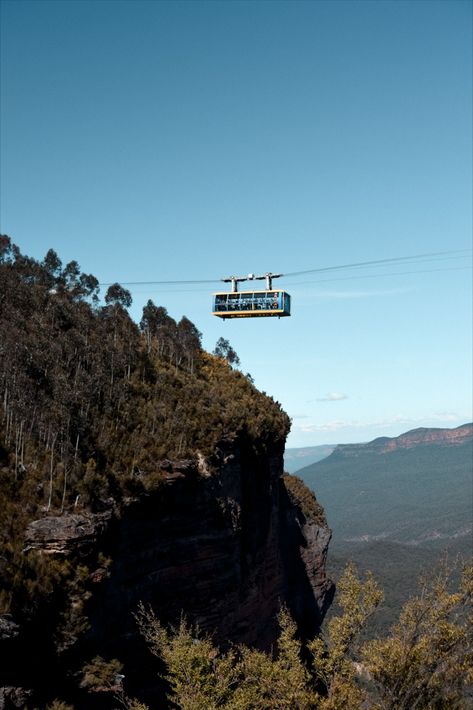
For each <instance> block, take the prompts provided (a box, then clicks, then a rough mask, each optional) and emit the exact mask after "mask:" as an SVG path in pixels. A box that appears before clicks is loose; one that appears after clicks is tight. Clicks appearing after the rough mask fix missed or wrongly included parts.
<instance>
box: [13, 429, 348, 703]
mask: <svg viewBox="0 0 473 710" xmlns="http://www.w3.org/2000/svg"><path fill="white" fill-rule="evenodd" d="M282 467H283V446H282V445H277V446H276V445H273V446H272V448H271V450H270V451H268V452H266V453H265V454H262V453H259V454H258V453H255V449H254V446H253V445H252V442H251V441H248V440H245V439H244V438H243V437H240V438H239V439H237V440H235V441H233V442H227V443H225V444H222V445H221V447H220V449H219V450H218V452H217V453H216V456H215V460H214V461H213V462H212V467H211V468H212V473H210V472H209V471H208V470H207V469H206V467H205V466H204V463H203V461H181V462H166V464H163V465H162V468H163V469H164V471H163V476H164V483H163V484H161V485H160V486H159V487H158V488H157V489H156V490H154V491H152V492H149V493H147V494H146V495H144V496H140V497H138V498H137V499H134V500H130V501H128V504H127V505H126V506H125V508H124V509H122V511H121V513H120V515H116V514H112V512H111V511H108V512H106V513H101V514H96V515H92V514H88V515H69V516H61V517H46V518H43V519H42V520H39V521H36V522H34V523H32V524H31V525H30V526H29V529H28V533H27V545H26V547H25V554H42V555H45V554H48V555H56V556H66V557H67V556H69V557H72V558H74V559H77V560H83V561H86V560H87V559H88V558H90V557H91V556H95V557H96V554H97V548H100V550H101V551H102V552H103V553H104V554H105V555H106V556H107V557H109V558H110V559H111V560H112V564H111V566H110V567H109V569H108V570H107V571H105V570H103V569H100V568H98V569H97V570H96V571H94V572H93V573H92V574H91V575H90V579H89V589H91V593H90V592H89V594H90V598H89V600H88V602H87V605H86V611H87V615H88V617H89V621H90V628H89V630H88V631H87V633H86V634H85V635H83V636H82V637H81V638H80V639H78V640H77V641H76V643H75V648H73V649H72V651H71V650H70V649H69V650H68V651H67V653H68V654H69V656H71V658H74V663H75V664H77V665H80V662H82V660H83V659H85V660H89V659H90V658H92V657H93V656H95V655H97V654H100V655H103V656H104V657H108V658H111V657H118V658H120V659H121V660H123V661H124V662H125V670H124V673H125V684H128V688H130V689H131V691H134V690H135V689H136V688H137V687H138V688H143V687H144V686H145V685H146V683H147V682H148V681H149V679H146V674H147V673H148V672H149V668H148V667H147V661H146V660H145V655H146V654H145V652H144V649H143V644H142V642H141V640H140V639H139V637H138V633H137V629H136V625H135V622H134V617H133V612H134V611H136V608H137V605H138V603H139V602H143V603H144V604H146V605H151V606H152V607H153V609H154V611H155V613H156V615H157V616H158V617H159V618H160V619H161V620H162V621H164V622H173V621H176V620H178V619H179V617H180V616H181V614H182V613H184V614H185V615H186V616H187V617H188V619H189V620H190V621H192V622H194V623H197V624H198V625H199V627H200V629H201V630H203V631H206V632H209V633H211V634H213V635H214V638H215V640H216V642H217V643H219V644H221V645H222V646H225V645H227V644H228V643H238V642H244V643H247V644H253V645H255V646H257V647H259V648H266V649H268V648H270V646H271V645H272V644H273V643H274V641H275V639H276V636H277V626H276V614H277V612H278V609H279V607H280V604H281V603H285V604H286V605H287V606H288V607H289V609H290V611H291V613H292V614H293V616H294V618H295V619H296V621H297V623H298V625H299V628H300V630H301V633H302V634H303V635H307V636H308V635H311V634H313V633H314V632H315V630H316V629H317V627H318V626H319V625H320V623H321V621H322V618H323V615H324V614H325V611H326V609H327V608H328V606H329V604H330V601H331V599H332V596H333V591H334V588H333V584H332V583H331V582H330V580H328V579H327V577H326V573H325V560H326V555H327V549H328V544H329V541H330V535H331V533H330V530H329V529H328V528H327V527H325V526H323V525H320V523H316V522H314V521H311V520H307V519H306V518H305V517H304V514H303V513H302V510H301V508H300V507H298V505H297V503H294V500H293V499H292V500H291V499H290V497H289V496H288V494H287V491H286V488H285V486H284V482H283V478H282V472H283V469H282ZM73 645H74V644H73ZM80 659H81V660H80Z"/></svg>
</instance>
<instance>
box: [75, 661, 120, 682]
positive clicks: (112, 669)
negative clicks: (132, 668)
mask: <svg viewBox="0 0 473 710" xmlns="http://www.w3.org/2000/svg"><path fill="white" fill-rule="evenodd" d="M122 668H123V666H122V664H121V663H120V661H118V660H117V659H116V658H113V659H112V660H111V661H106V660H105V659H103V658H102V657H101V656H95V658H93V659H92V660H91V661H90V662H89V663H86V664H85V666H84V668H83V670H82V682H81V687H83V688H87V689H89V690H105V689H109V688H114V687H115V686H116V685H117V674H119V673H120V671H121V670H122Z"/></svg>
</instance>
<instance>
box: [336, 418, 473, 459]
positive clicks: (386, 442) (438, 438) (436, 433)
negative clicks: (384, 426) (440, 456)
mask: <svg viewBox="0 0 473 710" xmlns="http://www.w3.org/2000/svg"><path fill="white" fill-rule="evenodd" d="M469 441H472V442H473V424H462V425H461V426H459V427H456V428H455V429H429V428H423V427H421V428H419V429H411V431H408V432H406V433H405V434H401V435H400V436H396V437H393V438H390V437H388V436H383V437H379V438H378V439H374V441H370V442H368V443H366V444H340V445H339V446H337V448H336V449H335V451H334V454H335V455H336V456H346V457H348V456H361V455H362V454H367V453H374V454H386V453H389V452H391V451H398V450H399V449H412V448H414V447H415V446H428V445H439V446H459V445H460V444H465V443H467V442H469Z"/></svg>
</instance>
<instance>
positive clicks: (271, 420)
mask: <svg viewBox="0 0 473 710" xmlns="http://www.w3.org/2000/svg"><path fill="white" fill-rule="evenodd" d="M97 292H98V281H97V279H95V277H94V276H92V275H91V274H83V273H81V271H80V267H79V265H78V264H77V262H75V261H71V262H70V263H69V264H67V265H66V266H64V267H63V266H62V263H61V260H60V259H59V257H58V255H57V254H56V253H55V252H54V251H53V250H49V251H48V253H47V254H46V256H45V258H44V260H43V261H42V262H41V263H40V262H37V261H35V260H34V259H31V258H29V257H26V256H24V255H22V254H21V253H20V251H19V249H18V248H17V247H16V246H15V245H14V244H12V243H11V240H10V239H9V238H8V237H6V236H3V237H1V239H0V508H1V510H2V516H1V518H0V582H1V584H0V588H1V592H0V609H1V610H2V611H4V612H7V611H9V610H12V609H16V610H18V609H22V608H25V609H26V615H27V616H29V615H30V613H33V612H34V609H35V608H37V607H38V606H39V605H40V603H41V600H43V601H46V599H47V596H48V595H50V594H51V593H52V591H53V589H55V586H56V585H59V586H61V585H62V584H63V582H64V580H65V579H67V580H69V581H68V582H67V584H69V582H70V583H71V584H73V583H74V580H76V577H75V576H74V575H73V574H72V573H70V574H69V571H68V570H65V569H56V565H58V566H59V567H61V565H62V564H63V563H60V562H53V561H52V560H50V561H49V562H46V561H45V560H42V561H39V559H38V560H36V561H35V560H33V558H34V557H35V555H34V554H29V555H25V554H24V553H23V548H24V531H25V528H26V526H27V524H28V522H30V521H31V520H33V519H35V518H38V517H40V516H42V515H44V514H55V515H57V514H61V513H64V512H72V511H76V512H79V511H80V510H83V509H86V510H103V508H104V507H112V506H113V507H114V509H115V510H117V511H119V510H120V507H121V506H122V504H123V503H124V501H126V500H127V499H129V497H130V496H131V497H133V496H139V495H140V493H142V492H145V491H148V490H151V489H154V488H156V487H159V485H161V483H162V480H163V473H162V470H161V468H160V462H161V461H163V460H166V459H184V458H189V459H194V460H195V459H197V458H202V457H204V458H207V459H208V469H209V470H212V465H213V464H212V457H214V456H215V452H216V449H217V447H218V444H219V443H220V442H222V441H224V440H235V439H238V437H247V438H248V437H250V438H251V439H252V443H253V446H254V447H255V450H256V452H257V453H264V451H265V450H266V448H267V446H268V445H269V444H271V443H272V442H281V443H282V442H283V441H284V439H285V437H286V434H287V432H288V430H289V419H288V417H287V415H286V414H285V413H284V412H283V411H282V409H281V407H280V405H279V404H278V403H276V402H274V401H273V400H271V399H270V398H268V397H266V396H265V395H263V394H261V393H260V392H258V391H257V390H256V389H255V387H254V386H253V385H252V384H251V383H250V382H249V381H248V379H247V378H246V377H244V375H242V374H241V373H240V372H235V371H233V370H232V369H231V368H230V367H229V366H228V364H227V362H226V361H224V360H222V359H221V358H219V357H214V356H211V355H208V354H207V353H205V352H203V351H202V348H201V334H200V333H199V331H198V330H197V328H196V327H195V326H194V325H193V324H192V323H191V322H190V321H189V320H188V319H187V318H186V317H183V318H182V319H181V320H180V321H179V322H178V323H176V321H174V319H173V318H171V317H170V316H169V315H168V314H167V312H166V309H164V308H162V307H158V306H155V305H154V304H153V303H152V301H149V302H148V303H147V305H146V306H145V308H144V309H143V318H142V320H141V323H140V327H139V328H138V327H137V326H136V325H135V323H133V321H132V320H131V319H130V317H129V315H128V313H127V311H126V308H127V307H128V306H129V305H130V303H131V296H130V294H129V292H128V291H126V289H124V288H122V287H121V286H120V285H119V284H113V286H111V287H110V288H109V289H108V291H107V294H106V296H105V305H104V306H103V307H101V308H100V307H99V306H98V298H97ZM214 465H216V466H218V465H219V461H218V460H216V461H215V462H214ZM40 567H41V569H40ZM76 581H77V580H76ZM77 584H78V586H79V588H80V589H81V590H82V587H81V585H80V584H79V582H78V581H77ZM69 591H70V592H71V597H72V596H74V598H75V606H74V608H75V611H73V610H72V607H71V608H70V609H69V611H68V610H67V609H66V610H64V614H63V622H62V624H63V626H64V628H65V629H70V633H69V632H67V634H66V636H67V637H68V638H69V639H72V638H73V637H74V636H75V635H76V633H79V631H80V629H81V628H82V629H83V628H85V626H86V621H85V619H84V610H83V609H82V607H81V602H80V600H79V599H78V598H77V596H78V595H74V593H73V592H74V590H73V589H72V590H71V589H69ZM56 601H58V600H57V599H56ZM63 642H64V643H65V644H66V645H67V643H68V641H67V639H66V638H65V637H64V639H63ZM61 643H62V642H61Z"/></svg>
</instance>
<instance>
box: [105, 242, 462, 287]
mask: <svg viewBox="0 0 473 710" xmlns="http://www.w3.org/2000/svg"><path fill="white" fill-rule="evenodd" d="M469 254H471V249H452V250H448V251H437V252H426V253H424V254H412V255H410V256H398V257H392V258H390V259H375V260H372V261H360V262H356V263H352V264H340V265H338V266H324V267H319V268H316V269H305V270H303V271H292V272H288V273H285V274H281V276H285V277H290V276H304V275H305V274H318V273H324V272H327V271H342V270H344V269H355V268H360V267H364V266H379V265H381V264H393V265H395V264H408V263H410V262H412V263H417V264H420V263H423V262H426V261H432V260H433V257H443V258H445V259H448V258H455V257H454V255H457V257H456V258H461V257H462V256H464V257H466V256H468V255H469ZM219 281H222V279H192V280H178V279H176V280H172V281H120V282H119V283H120V284H121V285H122V286H179V285H188V286H189V285H191V284H215V283H218V282H219ZM111 285H112V282H108V283H100V284H99V286H111Z"/></svg>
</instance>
